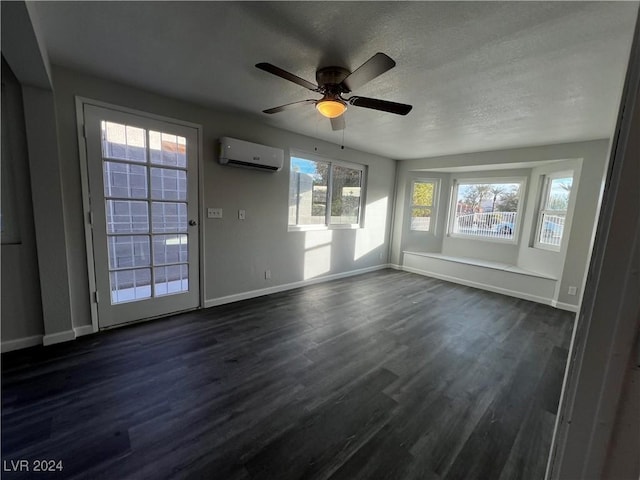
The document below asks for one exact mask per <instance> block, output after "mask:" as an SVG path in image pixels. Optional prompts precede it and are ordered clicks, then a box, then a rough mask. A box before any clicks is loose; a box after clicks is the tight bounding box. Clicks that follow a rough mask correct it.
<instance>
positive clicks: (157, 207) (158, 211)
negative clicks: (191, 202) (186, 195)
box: [151, 202, 187, 233]
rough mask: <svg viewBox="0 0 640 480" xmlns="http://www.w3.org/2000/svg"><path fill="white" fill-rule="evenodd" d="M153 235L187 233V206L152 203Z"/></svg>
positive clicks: (182, 204)
mask: <svg viewBox="0 0 640 480" xmlns="http://www.w3.org/2000/svg"><path fill="white" fill-rule="evenodd" d="M151 212H152V215H153V233H172V232H186V231H187V204H186V203H172V202H152V204H151Z"/></svg>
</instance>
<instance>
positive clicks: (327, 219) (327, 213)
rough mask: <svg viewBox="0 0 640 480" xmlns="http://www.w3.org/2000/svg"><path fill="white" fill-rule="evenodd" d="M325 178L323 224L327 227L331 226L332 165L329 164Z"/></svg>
mask: <svg viewBox="0 0 640 480" xmlns="http://www.w3.org/2000/svg"><path fill="white" fill-rule="evenodd" d="M327 177H328V178H327V209H326V211H325V220H324V223H325V225H326V226H327V227H328V226H329V225H331V198H332V197H333V163H329V166H328V175H327Z"/></svg>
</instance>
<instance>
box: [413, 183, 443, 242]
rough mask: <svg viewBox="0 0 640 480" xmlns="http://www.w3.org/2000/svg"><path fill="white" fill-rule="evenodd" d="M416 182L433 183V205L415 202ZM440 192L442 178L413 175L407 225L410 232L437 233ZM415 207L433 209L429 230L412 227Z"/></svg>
mask: <svg viewBox="0 0 640 480" xmlns="http://www.w3.org/2000/svg"><path fill="white" fill-rule="evenodd" d="M416 183H433V200H432V202H431V205H414V204H413V189H414V186H415V184H416ZM439 194H440V179H438V178H426V177H413V178H412V179H411V180H410V181H409V199H408V202H407V203H408V209H407V211H408V221H407V227H408V229H409V231H410V232H415V233H417V234H431V235H435V234H436V220H437V215H438V212H437V204H438V195H439ZM414 208H430V209H431V219H430V220H429V229H428V230H416V229H414V228H411V217H412V213H413V209H414Z"/></svg>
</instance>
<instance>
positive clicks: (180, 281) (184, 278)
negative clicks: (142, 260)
mask: <svg viewBox="0 0 640 480" xmlns="http://www.w3.org/2000/svg"><path fill="white" fill-rule="evenodd" d="M154 273H155V283H154V288H155V292H156V296H162V295H170V294H172V293H179V292H186V291H188V290H189V266H188V265H171V266H168V267H155V268H154Z"/></svg>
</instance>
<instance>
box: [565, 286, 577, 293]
mask: <svg viewBox="0 0 640 480" xmlns="http://www.w3.org/2000/svg"><path fill="white" fill-rule="evenodd" d="M567 293H568V294H569V295H576V294H577V293H578V288H577V287H569V291H568V292H567Z"/></svg>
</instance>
